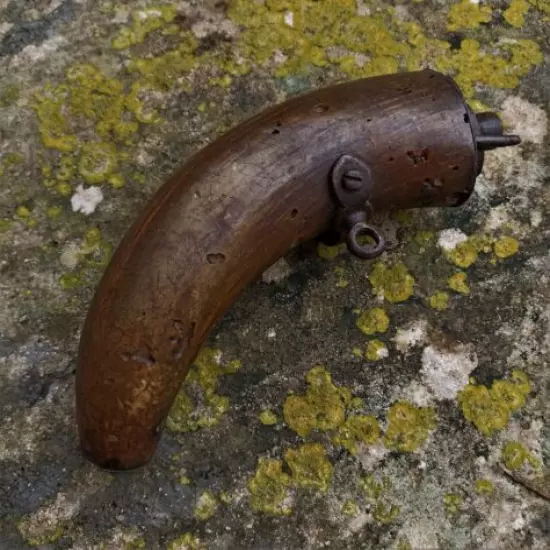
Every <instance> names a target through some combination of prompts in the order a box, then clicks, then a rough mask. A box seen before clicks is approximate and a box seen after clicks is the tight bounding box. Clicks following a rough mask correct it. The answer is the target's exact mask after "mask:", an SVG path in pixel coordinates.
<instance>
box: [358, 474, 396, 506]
mask: <svg viewBox="0 0 550 550" xmlns="http://www.w3.org/2000/svg"><path fill="white" fill-rule="evenodd" d="M359 486H360V487H361V489H362V490H363V493H364V495H365V497H366V498H367V499H368V500H370V501H376V500H378V499H379V498H380V497H381V496H382V495H383V494H384V492H386V491H388V490H389V489H391V481H390V479H389V478H387V477H383V478H382V481H378V480H377V479H376V477H375V476H374V475H373V474H368V475H367V476H365V477H362V478H361V479H360V480H359Z"/></svg>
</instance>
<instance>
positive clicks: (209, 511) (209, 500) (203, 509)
mask: <svg viewBox="0 0 550 550" xmlns="http://www.w3.org/2000/svg"><path fill="white" fill-rule="evenodd" d="M217 508H218V500H217V499H216V497H215V496H214V493H212V491H204V492H203V493H202V494H201V496H200V497H199V499H198V501H197V505H196V506H195V510H194V511H193V516H194V517H195V518H196V519H199V520H201V521H206V520H207V519H210V518H211V517H212V516H213V515H214V514H215V513H216V510H217Z"/></svg>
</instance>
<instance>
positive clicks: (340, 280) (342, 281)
mask: <svg viewBox="0 0 550 550" xmlns="http://www.w3.org/2000/svg"><path fill="white" fill-rule="evenodd" d="M334 274H335V275H336V277H337V280H336V286H337V287H338V288H347V287H348V286H349V280H348V278H347V277H346V271H345V269H344V268H343V267H342V266H337V267H335V268H334Z"/></svg>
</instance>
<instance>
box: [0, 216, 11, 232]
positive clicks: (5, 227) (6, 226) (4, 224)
mask: <svg viewBox="0 0 550 550" xmlns="http://www.w3.org/2000/svg"><path fill="white" fill-rule="evenodd" d="M11 226H12V221H11V220H7V219H5V218H4V219H0V234H1V233H6V232H7V231H9V230H10V229H11Z"/></svg>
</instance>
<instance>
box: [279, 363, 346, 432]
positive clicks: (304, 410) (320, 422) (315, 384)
mask: <svg viewBox="0 0 550 550" xmlns="http://www.w3.org/2000/svg"><path fill="white" fill-rule="evenodd" d="M306 380H307V382H308V388H307V390H306V393H305V395H303V396H299V395H290V396H289V397H287V398H286V401H285V403H284V406H283V415H284V419H285V422H286V424H287V425H288V427H289V428H291V429H292V430H294V431H295V432H296V433H297V434H298V435H300V436H301V437H307V436H308V435H309V434H310V433H311V431H313V430H321V431H328V430H335V429H336V428H338V427H339V426H340V425H341V424H343V422H344V420H345V407H346V405H347V404H348V403H349V401H350V399H351V395H350V393H349V391H348V390H346V389H344V388H338V387H336V386H335V385H334V384H333V383H332V378H331V376H330V373H328V372H327V371H326V370H325V369H324V368H323V367H314V368H313V369H311V370H310V371H309V373H308V374H307V376H306Z"/></svg>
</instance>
